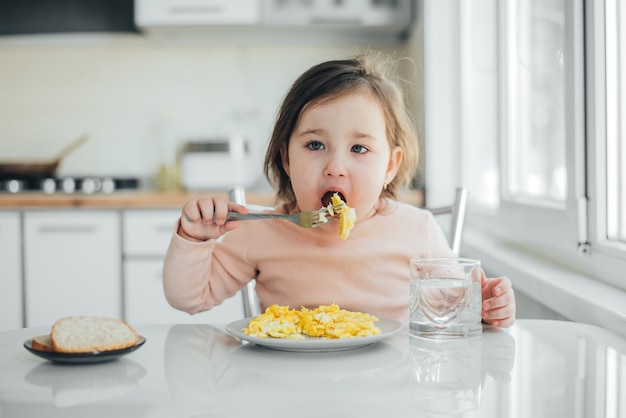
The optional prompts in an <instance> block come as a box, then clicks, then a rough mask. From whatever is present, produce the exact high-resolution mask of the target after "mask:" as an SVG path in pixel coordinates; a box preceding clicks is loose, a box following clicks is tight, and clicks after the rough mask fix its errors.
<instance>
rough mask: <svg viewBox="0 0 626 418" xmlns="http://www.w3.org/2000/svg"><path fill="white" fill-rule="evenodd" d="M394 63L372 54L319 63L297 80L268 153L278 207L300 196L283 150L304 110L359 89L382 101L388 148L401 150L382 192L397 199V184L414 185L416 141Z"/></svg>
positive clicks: (267, 164)
mask: <svg viewBox="0 0 626 418" xmlns="http://www.w3.org/2000/svg"><path fill="white" fill-rule="evenodd" d="M392 64H393V63H392V61H391V60H390V59H389V58H385V57H384V56H383V55H382V54H380V53H372V52H369V53H366V54H362V55H358V56H356V57H354V58H352V59H347V60H336V61H327V62H323V63H321V64H318V65H315V66H313V67H311V68H310V69H308V70H307V71H306V72H304V73H303V74H302V75H301V76H300V77H299V78H298V79H297V80H296V81H295V82H294V83H293V85H292V86H291V88H290V90H289V91H288V92H287V95H286V96H285V99H284V100H283V103H282V105H281V107H280V109H279V112H278V116H277V119H276V123H275V125H274V130H273V132H272V136H271V138H270V143H269V146H268V149H267V153H266V154H265V164H264V173H265V176H266V177H267V179H268V180H269V182H270V184H271V185H272V186H274V188H275V189H277V191H276V202H275V203H276V204H277V205H283V206H284V207H285V208H286V209H287V210H290V209H293V208H295V206H296V197H295V194H294V191H293V188H292V186H291V181H290V179H289V176H288V175H287V173H286V172H285V169H284V167H283V164H282V155H281V153H282V152H285V153H287V150H288V147H289V139H290V138H291V134H292V132H293V130H294V129H295V127H296V124H297V123H298V120H299V118H300V115H301V114H302V112H303V111H304V109H305V108H307V106H309V105H311V104H315V103H320V102H322V101H325V100H332V99H334V98H338V97H340V96H342V95H345V94H349V93H353V92H356V91H366V92H369V93H370V94H372V96H373V97H374V98H376V99H377V100H378V102H379V103H380V106H381V109H382V110H383V112H384V117H385V122H386V129H387V138H388V139H389V146H390V148H394V147H400V148H401V149H402V150H403V157H402V162H401V163H400V167H399V169H398V173H397V174H396V176H395V178H394V179H393V180H392V181H391V183H389V184H388V185H387V187H386V188H385V189H384V190H382V191H381V196H387V197H391V198H394V199H395V198H396V192H397V190H398V187H399V186H409V185H410V184H411V180H412V178H413V176H414V175H415V172H416V170H417V165H418V156H419V146H418V139H417V133H416V131H415V127H414V125H413V123H412V120H411V118H410V116H409V114H408V112H407V109H406V105H405V102H404V100H405V99H404V96H403V94H402V91H401V90H400V88H399V85H398V84H397V82H396V81H395V80H393V79H392V78H391V70H392Z"/></svg>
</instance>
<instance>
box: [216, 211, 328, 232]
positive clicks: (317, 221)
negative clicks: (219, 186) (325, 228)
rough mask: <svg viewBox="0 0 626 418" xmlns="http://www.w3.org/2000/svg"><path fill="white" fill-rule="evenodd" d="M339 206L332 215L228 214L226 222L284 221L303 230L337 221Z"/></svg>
mask: <svg viewBox="0 0 626 418" xmlns="http://www.w3.org/2000/svg"><path fill="white" fill-rule="evenodd" d="M339 209H340V206H333V211H334V212H335V214H334V215H331V214H330V213H329V212H328V209H327V208H322V209H318V210H312V211H306V212H298V213H292V214H290V215H285V214H278V213H248V214H246V215H244V214H242V213H237V212H228V214H227V215H226V221H250V220H256V219H284V220H286V221H289V222H293V223H294V224H296V225H298V226H301V227H303V228H315V227H318V226H322V225H325V224H327V223H328V222H332V221H336V220H337V219H339V212H338V211H339ZM213 222H215V214H213Z"/></svg>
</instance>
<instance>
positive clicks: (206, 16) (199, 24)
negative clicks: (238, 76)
mask: <svg viewBox="0 0 626 418" xmlns="http://www.w3.org/2000/svg"><path fill="white" fill-rule="evenodd" d="M414 14H415V11H414V2H413V1H412V0H341V1H336V0H335V1H330V0H135V24H136V26H137V28H138V29H139V30H140V31H141V33H144V34H146V35H152V36H161V37H189V38H201V37H205V38H220V40H223V39H224V36H227V37H229V38H231V39H233V38H237V39H239V40H245V39H248V40H259V39H270V40H271V39H274V40H276V39H284V38H285V36H286V35H287V37H288V38H289V39H300V38H301V37H302V36H314V37H316V38H323V37H333V38H334V39H337V36H338V35H339V36H342V37H346V36H347V37H361V38H362V37H363V36H366V37H367V39H368V40H373V38H389V39H392V38H393V39H402V38H404V37H406V36H407V35H408V33H409V31H410V28H411V25H412V23H413V21H414Z"/></svg>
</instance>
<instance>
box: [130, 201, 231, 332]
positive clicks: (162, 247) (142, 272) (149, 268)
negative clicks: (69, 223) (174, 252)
mask: <svg viewBox="0 0 626 418" xmlns="http://www.w3.org/2000/svg"><path fill="white" fill-rule="evenodd" d="M179 216H180V210H179V209H177V210H163V209H161V210H149V209H137V210H125V211H124V212H123V230H124V238H123V242H124V250H123V251H124V256H123V258H124V310H125V318H126V320H127V321H128V322H130V323H169V324H177V323H178V324H182V323H205V324H206V323H216V324H225V323H229V322H232V321H235V320H237V319H241V318H243V302H242V299H241V295H240V293H239V292H238V293H237V294H235V295H234V296H233V297H231V298H229V299H227V300H226V301H224V303H222V304H221V305H220V306H217V307H215V308H213V309H211V310H210V311H207V312H202V313H199V314H196V315H193V316H192V315H189V314H187V313H185V312H182V311H179V310H176V309H174V308H173V307H171V306H170V305H169V303H168V302H167V300H166V299H165V295H164V293H163V259H164V257H165V252H166V251H167V247H168V245H169V242H170V239H171V238H172V234H173V232H174V224H175V222H176V220H177V219H178V217H179Z"/></svg>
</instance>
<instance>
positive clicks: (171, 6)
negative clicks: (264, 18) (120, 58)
mask: <svg viewBox="0 0 626 418" xmlns="http://www.w3.org/2000/svg"><path fill="white" fill-rule="evenodd" d="M260 16H261V13H260V0H135V23H136V24H137V26H139V27H142V26H169V25H190V26H194V25H252V24H255V23H258V22H259V20H260Z"/></svg>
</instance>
